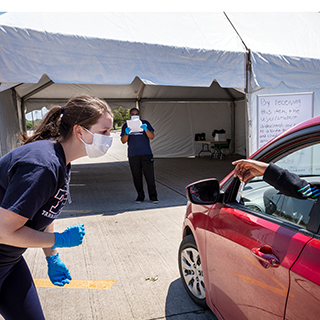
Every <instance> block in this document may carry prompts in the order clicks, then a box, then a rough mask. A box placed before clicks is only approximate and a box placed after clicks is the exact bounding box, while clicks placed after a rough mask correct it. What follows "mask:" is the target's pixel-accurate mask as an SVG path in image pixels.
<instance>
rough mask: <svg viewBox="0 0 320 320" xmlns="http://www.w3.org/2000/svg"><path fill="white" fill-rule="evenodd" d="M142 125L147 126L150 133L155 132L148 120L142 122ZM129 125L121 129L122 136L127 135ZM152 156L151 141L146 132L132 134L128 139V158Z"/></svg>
mask: <svg viewBox="0 0 320 320" xmlns="http://www.w3.org/2000/svg"><path fill="white" fill-rule="evenodd" d="M141 122H142V124H146V125H147V127H148V129H149V131H154V129H153V128H152V126H151V124H150V123H149V122H148V121H147V120H141ZM126 128H127V123H125V124H124V125H123V126H122V128H121V136H124V135H125V130H126ZM146 154H152V151H151V147H150V139H149V138H148V136H147V134H146V133H145V131H143V132H130V134H129V137H128V157H129V158H130V157H134V156H143V155H146Z"/></svg>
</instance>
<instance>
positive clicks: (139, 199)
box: [135, 197, 144, 203]
mask: <svg viewBox="0 0 320 320" xmlns="http://www.w3.org/2000/svg"><path fill="white" fill-rule="evenodd" d="M143 200H144V199H142V198H139V197H138V198H137V199H136V201H135V202H136V203H141V202H142V201H143Z"/></svg>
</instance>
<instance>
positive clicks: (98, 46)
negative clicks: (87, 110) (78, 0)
mask: <svg viewBox="0 0 320 320" xmlns="http://www.w3.org/2000/svg"><path fill="white" fill-rule="evenodd" d="M102 20H104V21H105V23H103V24H102V25H100V24H99V23H98V22H99V21H102ZM70 21H72V23H70ZM83 21H86V23H83ZM146 21H150V23H149V24H146ZM60 22H61V23H60ZM146 25H148V28H146ZM78 27H79V28H78ZM169 29H170V31H168V30H169ZM85 30H87V31H86V32H85ZM173 30H174V32H173ZM111 34H112V37H111ZM0 62H1V63H0V82H4V83H17V82H18V83H37V82H38V80H39V79H40V78H41V76H42V75H43V74H47V75H48V77H49V78H50V79H52V80H53V81H54V82H55V83H74V84H112V85H122V84H129V83H131V82H132V81H133V80H134V79H135V77H139V78H140V79H143V81H144V82H148V83H153V84H158V85H180V86H210V84H211V83H212V81H213V80H214V79H216V80H217V81H218V82H219V83H220V85H221V86H222V87H228V88H233V87H234V88H240V89H243V88H244V87H245V49H244V47H243V45H242V43H241V41H240V39H239V37H238V35H237V34H236V33H235V32H234V30H233V29H232V27H231V25H230V23H229V22H228V21H227V19H226V17H225V16H224V15H223V13H208V14H206V13H204V14H200V13H171V14H168V13H157V14H150V13H141V14H137V15H136V14H134V13H128V14H126V13H123V14H121V13H118V14H113V13H101V14H95V13H86V14H85V19H84V16H82V15H81V14H80V15H78V14H77V13H74V14H71V13H68V17H67V19H66V18H65V17H64V15H63V14H60V13H48V14H46V13H5V14H2V15H0Z"/></svg>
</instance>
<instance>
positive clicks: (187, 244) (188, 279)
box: [179, 234, 207, 308]
mask: <svg viewBox="0 0 320 320" xmlns="http://www.w3.org/2000/svg"><path fill="white" fill-rule="evenodd" d="M179 272H180V277H181V280H182V283H183V286H184V287H185V289H186V291H187V293H188V294H189V296H190V297H191V299H192V300H193V301H194V302H195V303H196V304H198V305H200V306H201V307H203V308H207V303H206V292H205V286H204V280H203V272H202V265H201V260H200V255H199V251H198V248H197V244H196V241H195V239H194V237H193V235H192V234H190V235H188V236H186V237H185V238H184V239H183V240H182V242H181V244H180V248H179Z"/></svg>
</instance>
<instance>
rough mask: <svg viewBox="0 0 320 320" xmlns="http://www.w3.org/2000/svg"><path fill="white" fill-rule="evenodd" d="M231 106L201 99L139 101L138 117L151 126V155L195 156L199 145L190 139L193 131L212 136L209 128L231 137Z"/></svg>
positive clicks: (192, 136) (207, 136)
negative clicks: (147, 121) (153, 131)
mask: <svg viewBox="0 0 320 320" xmlns="http://www.w3.org/2000/svg"><path fill="white" fill-rule="evenodd" d="M231 105H232V103H231V102H203V101H199V102H191V101H190V102H152V101H148V102H143V103H141V105H140V110H141V118H143V119H148V120H149V121H150V123H151V124H152V126H153V128H154V129H155V138H154V140H153V141H152V142H151V146H152V150H153V153H154V156H155V157H158V158H161V157H192V156H196V155H197V154H198V152H199V151H200V150H201V144H200V143H196V142H195V141H194V138H195V134H196V133H201V132H204V133H205V134H206V139H213V138H212V131H213V130H215V129H218V130H220V129H224V130H225V131H226V138H232V119H233V115H232V108H231ZM207 155H208V154H207Z"/></svg>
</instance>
